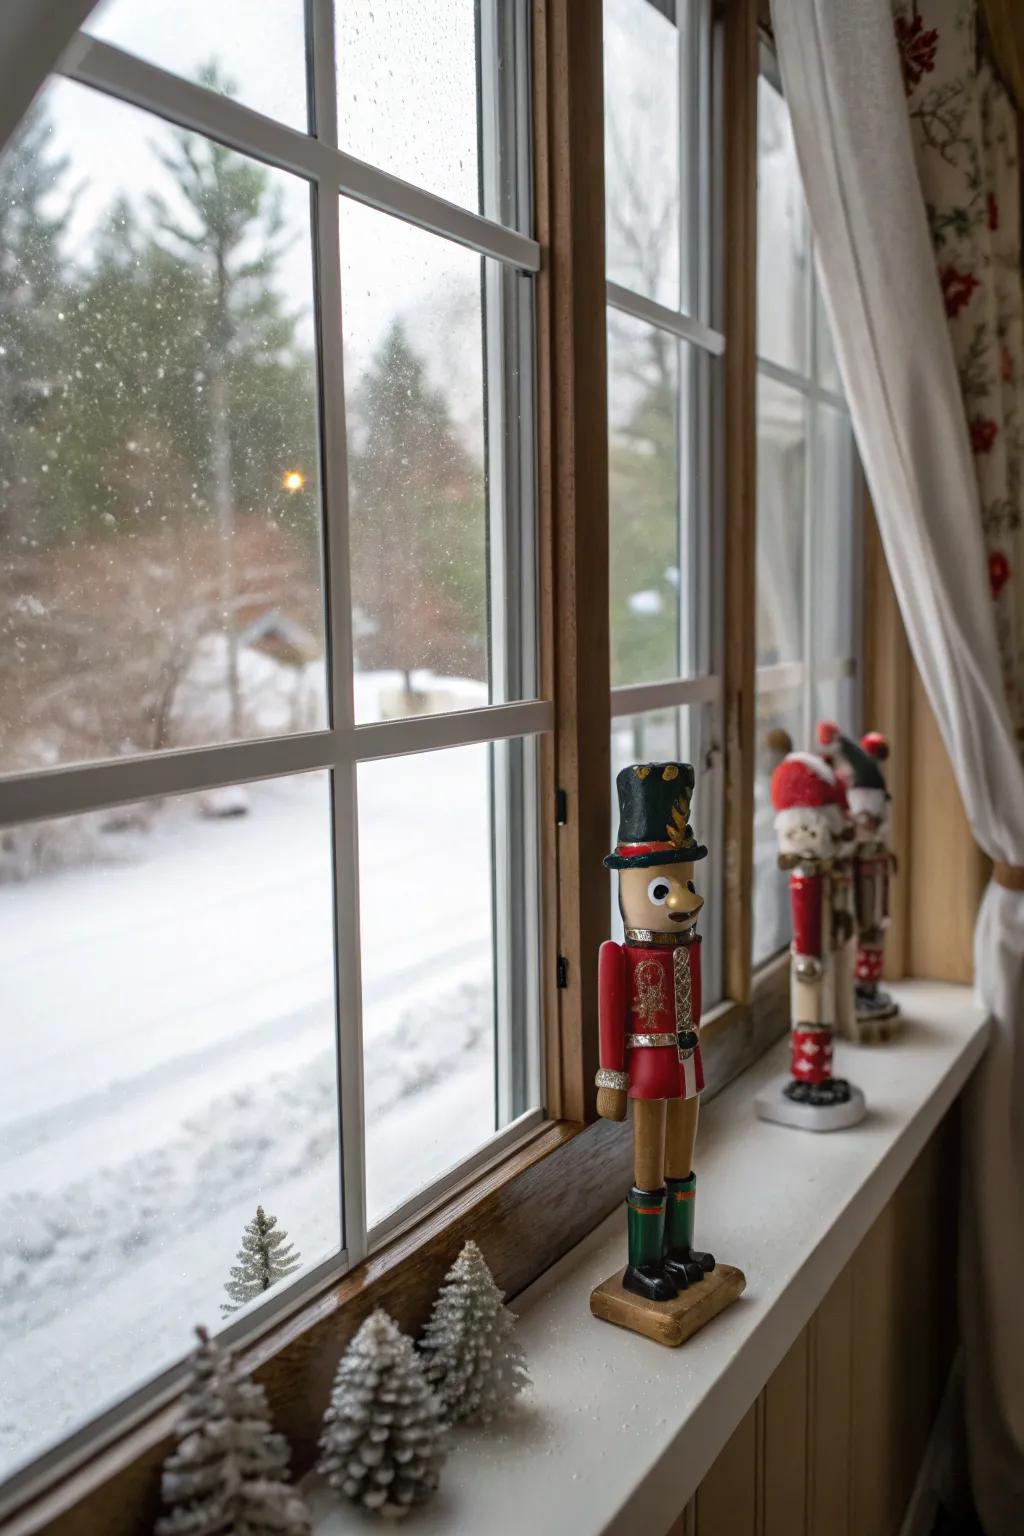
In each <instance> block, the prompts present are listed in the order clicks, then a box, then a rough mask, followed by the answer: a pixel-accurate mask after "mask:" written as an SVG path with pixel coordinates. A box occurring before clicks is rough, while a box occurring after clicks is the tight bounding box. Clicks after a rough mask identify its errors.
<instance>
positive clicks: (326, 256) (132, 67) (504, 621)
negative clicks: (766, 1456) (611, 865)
mask: <svg viewBox="0 0 1024 1536" xmlns="http://www.w3.org/2000/svg"><path fill="white" fill-rule="evenodd" d="M528 23H529V11H528V5H527V4H526V0H509V3H507V0H483V3H482V4H481V5H480V20H479V26H480V38H481V47H480V56H481V59H482V60H483V64H484V67H483V69H482V71H481V81H480V110H481V122H480V140H481V153H482V156H483V157H485V159H484V163H485V164H497V159H498V155H499V152H500V150H501V148H502V147H504V148H505V150H506V151H507V149H508V147H509V146H510V145H514V148H515V160H514V164H515V175H514V177H509V176H508V174H507V166H505V165H504V164H503V165H502V175H501V176H497V175H495V176H493V177H485V178H484V199H485V208H486V215H487V216H483V215H480V214H477V213H474V212H472V211H470V210H469V209H467V208H464V207H460V206H458V205H456V204H454V203H451V202H449V201H447V200H446V199H445V198H443V197H440V196H438V195H436V194H434V193H431V192H429V191H427V190H425V189H423V188H421V187H419V186H416V185H413V184H412V183H410V182H407V181H404V180H402V179H401V178H399V177H396V176H394V175H392V174H390V173H389V172H387V171H384V170H381V169H379V168H377V167H376V166H374V165H371V164H368V163H365V162H363V161H361V160H358V159H356V158H355V157H354V156H352V155H350V154H348V153H346V152H345V151H344V150H343V149H341V148H340V147H339V143H338V120H337V99H336V90H337V86H336V82H335V43H334V0H307V7H306V38H307V53H308V59H309V67H308V88H309V102H310V131H309V133H303V132H301V131H299V130H297V129H293V128H290V127H288V126H286V125H285V124H283V123H281V122H278V121H276V120H275V119H273V118H270V117H267V116H264V115H263V114H262V113H259V112H256V111H254V110H253V109H251V108H249V107H246V106H244V105H242V104H241V103H240V102H238V101H236V100H233V99H231V98H229V97H227V96H223V95H220V94H217V93H215V92H213V91H211V90H208V89H206V88H204V87H203V86H200V85H197V84H195V83H193V82H192V81H190V80H187V79H184V78H182V77H180V76H178V75H175V74H173V73H171V72H169V71H167V70H164V69H161V68H159V67H158V66H156V65H154V64H151V63H149V62H147V61H145V60H143V59H140V58H138V57H136V56H134V55H132V54H130V53H128V52H126V51H124V50H122V49H120V48H118V47H115V46H113V45H112V44H109V43H106V42H103V41H100V40H98V39H95V38H92V37H90V36H88V35H87V34H85V33H79V34H77V36H76V37H75V39H74V41H73V43H72V44H71V46H70V47H69V49H68V50H67V51H66V52H65V54H64V56H63V57H62V59H61V61H60V64H59V66H58V72H59V73H60V74H62V75H64V76H66V77H67V78H68V79H71V80H74V81H77V82H78V83H80V84H82V85H85V86H89V87H91V88H93V89H95V90H98V91H100V92H102V93H104V94H106V95H108V96H111V97H114V98H116V99H118V100H121V101H124V102H126V103H128V104H130V105H133V106H136V107H140V108H142V109H144V110H146V111H148V112H150V113H152V114H153V115H155V116H157V117H159V118H163V119H165V120H167V121H169V122H171V123H173V124H174V125H175V126H176V127H181V128H185V129H189V130H192V131H195V132H197V133H200V134H203V135H205V136H206V137H208V138H210V139H213V140H215V141H217V142H219V143H221V144H223V145H225V146H227V147H228V148H231V149H234V150H236V151H237V152H239V153H241V154H244V155H246V156H248V157H250V158H252V159H256V160H259V161H262V162H263V163H265V164H267V165H269V166H271V167H275V168H279V169H282V170H285V171H288V172H291V173H292V174H294V175H296V176H298V177H301V178H302V179H304V180H305V181H306V182H307V183H308V185H309V188H310V195H311V199H312V225H311V229H312V238H313V256H314V270H315V274H316V302H317V315H316V337H317V360H318V366H319V411H320V458H321V477H320V479H321V528H322V539H323V548H324V573H325V594H324V605H325V619H326V633H327V642H326V653H327V662H328V667H327V671H328V705H329V722H330V723H329V724H328V726H327V727H326V728H325V729H323V730H318V731H315V732H309V733H304V734H296V735H290V736H281V737H271V738H267V739H263V740H251V741H238V742H228V743H224V744H218V745H213V746H208V747H201V748H190V749H184V750H177V751H168V752H166V753H162V754H160V755H158V756H151V757H139V758H119V759H112V760H108V761H100V762H95V763H86V764H83V765H80V766H76V765H71V766H62V767H57V768H52V769H44V770H41V771H33V772H31V773H18V774H11V775H0V827H4V826H12V825H16V824H19V823H23V822H31V821H36V820H42V819H49V818H57V817H66V816H71V815H75V814H78V813H82V812H87V811H95V810H102V809H106V808H109V807H112V806H116V805H121V804H126V803H131V802H135V801H140V800H146V799H151V798H156V797H160V796H165V795H179V794H183V793H191V792H196V791H203V790H209V789H213V788H217V787H219V786H223V785H228V784H235V783H242V782H256V781H259V780H264V779H271V778H277V777H279V776H285V775H290V774H299V773H308V772H312V771H316V770H326V771H328V772H329V774H330V781H331V811H332V834H333V840H334V842H333V846H334V890H335V931H336V941H335V967H336V973H335V988H336V993H335V995H336V1028H337V1041H336V1044H337V1055H338V1072H339V1108H340V1119H341V1137H340V1145H341V1167H340V1185H339V1194H340V1197H341V1202H342V1213H343V1224H342V1233H343V1242H342V1246H341V1250H340V1252H339V1253H337V1254H335V1255H334V1256H333V1257H332V1258H331V1259H329V1260H327V1261H325V1262H324V1263H323V1264H321V1265H319V1266H317V1267H316V1268H315V1269H311V1270H309V1271H307V1272H305V1273H304V1274H303V1275H302V1276H300V1277H297V1279H296V1281H295V1282H293V1283H290V1284H289V1285H288V1286H286V1287H282V1288H281V1294H280V1295H278V1294H276V1293H275V1294H274V1295H273V1296H272V1297H271V1299H270V1300H269V1301H268V1302H267V1303H266V1304H265V1305H264V1306H263V1307H261V1308H259V1309H256V1310H254V1312H253V1313H252V1314H251V1315H247V1316H246V1317H245V1318H243V1319H242V1320H240V1321H238V1322H235V1323H233V1324H231V1325H230V1326H229V1327H227V1328H225V1329H224V1330H223V1337H225V1338H226V1339H227V1340H228V1341H231V1340H234V1339H235V1338H237V1337H241V1336H248V1335H251V1334H252V1333H254V1332H256V1331H262V1329H263V1328H264V1327H265V1326H266V1325H267V1323H268V1321H269V1320H270V1319H271V1318H276V1317H279V1316H280V1315H281V1314H282V1313H283V1312H287V1311H290V1310H293V1309H294V1308H295V1307H296V1306H297V1305H298V1304H299V1303H300V1302H301V1300H302V1298H303V1296H304V1295H305V1294H307V1293H308V1292H309V1290H310V1289H311V1288H312V1287H313V1286H314V1285H317V1284H320V1283H322V1282H323V1281H325V1280H326V1279H328V1278H330V1277H331V1276H333V1275H339V1276H340V1275H341V1274H343V1273H345V1272H346V1271H347V1270H348V1269H350V1268H352V1267H353V1266H354V1265H356V1264H357V1263H359V1262H360V1261H361V1260H362V1259H364V1258H365V1257H366V1256H367V1255H368V1254H369V1253H372V1252H373V1251H374V1250H375V1249H376V1248H378V1247H379V1246H381V1244H382V1243H384V1242H385V1241H386V1240H388V1239H390V1238H391V1237H393V1236H394V1234H395V1233H396V1232H397V1231H398V1230H400V1229H401V1228H403V1227H405V1226H407V1225H409V1224H410V1223H411V1222H412V1221H414V1220H415V1219H417V1218H419V1217H420V1216H422V1214H423V1213H424V1211H425V1210H427V1209H429V1208H431V1207H432V1206H434V1205H436V1204H438V1203H439V1202H440V1201H441V1200H442V1199H444V1198H445V1196H446V1195H448V1194H449V1193H450V1192H451V1190H452V1189H453V1188H454V1187H456V1186H457V1185H458V1184H459V1183H461V1182H464V1181H466V1180H467V1179H468V1178H470V1177H471V1176H473V1175H475V1174H477V1173H479V1171H480V1170H481V1169H483V1168H485V1167H486V1166H488V1165H489V1164H490V1163H492V1162H494V1161H496V1160H497V1159H498V1158H500V1157H501V1156H502V1155H503V1154H504V1152H505V1151H506V1150H507V1148H508V1146H509V1145H510V1144H512V1143H514V1142H515V1141H516V1140H518V1139H519V1138H521V1137H523V1136H524V1135H526V1134H528V1133H529V1132H530V1131H532V1130H533V1129H534V1128H535V1127H536V1126H537V1125H538V1124H540V1123H541V1122H542V1120H543V1119H544V1112H543V1110H542V1109H541V1108H533V1109H531V1110H530V1111H528V1112H526V1113H524V1114H521V1115H519V1116H518V1117H516V1118H514V1119H511V1123H508V1124H506V1125H505V1128H504V1129H503V1130H502V1131H500V1132H499V1133H498V1134H497V1135H495V1136H494V1137H493V1138H491V1140H489V1141H488V1142H487V1143H486V1145H485V1146H484V1147H483V1148H481V1149H480V1151H479V1152H478V1153H477V1154H476V1155H475V1156H473V1157H471V1158H468V1159H466V1160H465V1161H463V1162H462V1163H460V1164H459V1165H458V1167H456V1168H455V1169H453V1170H452V1171H451V1172H450V1173H449V1174H447V1175H446V1176H444V1177H442V1178H441V1179H439V1180H436V1181H434V1182H432V1183H431V1185H430V1186H429V1188H427V1189H425V1190H424V1191H422V1192H421V1193H420V1194H418V1195H416V1196H415V1197H414V1198H412V1199H411V1200H409V1201H407V1202H406V1203H405V1204H403V1205H402V1206H401V1207H400V1208H399V1209H398V1210H396V1211H394V1212H392V1213H391V1214H390V1215H389V1216H388V1217H387V1218H386V1219H385V1220H383V1221H382V1222H380V1223H378V1224H377V1225H375V1226H374V1228H373V1229H372V1230H371V1231H367V1226H366V1202H365V1168H364V1114H363V1103H362V1027H361V1019H362V986H361V976H360V936H359V889H358V886H359V877H358V869H359V848H358V824H357V785H356V777H357V768H358V765H359V764H360V763H367V762H372V761H375V760H379V759H382V758H392V757H399V756H405V755H410V754H414V753H423V752H430V751H438V750H443V749H446V748H452V747H460V746H469V745H472V744H477V743H490V744H491V745H492V747H493V751H492V796H493V798H494V799H495V800H499V799H500V800H502V801H504V803H505V804H506V805H507V806H508V807H509V808H510V810H509V814H508V815H507V816H505V817H504V818H500V820H501V826H500V828H499V829H498V830H497V832H496V835H495V838H494V846H493V848H492V855H493V867H494V888H495V913H494V918H495V922H494V932H495V947H496V956H495V959H496V978H497V979H496V994H497V995H496V999H495V1001H496V1012H497V1021H498V1036H499V1039H498V1085H497V1099H498V1105H499V1109H500V1114H501V1119H502V1120H505V1121H507V1120H509V1119H510V1118H511V1111H512V1107H513V1106H514V1105H515V1103H516V1102H517V1101H522V1100H523V1098H524V1097H525V1098H527V1099H531V1096H532V1103H533V1104H535V1105H536V1104H538V1103H539V1102H540V1084H541V1082H542V1081H543V1076H542V1063H541V1060H540V1028H539V991H540V989H539V983H538V977H537V956H538V951H539V936H538V932H537V927H538V922H539V918H538V912H539V899H538V889H539V871H538V868H537V843H538V838H537V815H536V811H537V806H536V802H537V794H536V764H535V752H534V750H533V748H534V745H535V742H536V739H537V738H538V737H539V736H541V735H543V734H545V733H548V732H551V731H552V730H553V728H554V708H553V705H552V703H551V702H550V701H548V700H541V699H537V698H531V697H529V694H530V693H531V692H533V691H534V679H535V677H536V656H535V644H536V640H535V629H536V601H535V590H536V550H535V543H534V531H535V516H534V508H535V501H536V497H535V482H534V462H535V441H534V378H533V368H534V342H533V283H532V280H533V278H534V276H535V275H536V273H537V272H538V271H539V270H540V265H541V252H540V246H539V245H538V243H537V241H536V240H535V239H534V238H533V237H532V235H531V234H530V233H527V232H526V231H527V230H529V229H530V228H531V227H532V184H531V174H530V162H531V157H530V154H529V123H530V82H529V29H528ZM499 58H500V61H501V64H500V68H499ZM342 195H344V196H345V197H347V198H350V199H353V200H355V201H357V202H360V203H364V204H366V205H368V206H370V207H372V208H375V209H378V210H380V211H382V212H385V213H388V214H391V215H393V216H395V217H397V218H399V219H401V220H403V221H405V222H406V223H409V224H413V225H415V226H417V227H419V228H421V229H423V230H426V231H429V232H430V233H432V234H435V235H437V236H439V237H441V238H443V239H446V240H450V241H453V242H455V243H456V244H459V245H461V246H464V247H466V248H468V249H469V250H471V251H473V252H474V253H477V254H479V255H480V256H486V257H490V258H492V263H489V264H488V265H487V266H486V268H485V270H486V274H487V276H486V279H485V294H484V311H485V326H486V331H487V336H486V342H487V346H486V352H487V387H488V388H489V389H490V390H491V391H492V396H491V398H493V399H500V400H503V401H504V402H506V409H504V410H498V411H491V412H488V413H487V414H488V425H487V431H488V482H489V496H488V502H489V512H488V516H489V518H490V522H491V537H490V538H489V541H488V545H489V554H488V560H489V571H488V578H489V585H490V591H491V593H492V599H491V601H492V613H497V614H498V615H500V622H498V623H492V626H491V631H492V632H491V654H490V671H491V678H492V693H493V694H496V695H497V697H498V700H499V701H498V702H496V703H492V704H489V705H487V706H484V707H480V708H476V709H470V710H463V711H455V712H451V713H446V714H435V715H424V716H419V717H414V718H403V719H396V720H388V721H382V722H377V723H373V724H366V725H357V724H356V723H355V712H354V699H353V647H352V631H351V624H350V622H349V615H350V613H351V571H350V565H349V541H348V510H349V509H348V475H347V461H346V422H345V383H344V362H343V357H342V334H343V331H342V298H343V296H342V281H341V279H342V263H341V217H342V207H341V197H342ZM502 317H504V319H503V320H502ZM510 400H514V401H515V406H514V408H512V409H509V408H508V407H507V402H509V401H510ZM496 532H500V534H501V536H500V537H495V533H496ZM513 594H516V596H515V600H513ZM524 695H525V696H524ZM513 783H514V791H513V789H512V787H511V785H512V784H513ZM510 891H511V892H514V893H515V896H514V897H512V898H510V896H509V892H510ZM513 1035H514V1036H515V1044H516V1048H515V1049H514V1050H513V1049H512V1037H513ZM179 1377H180V1368H175V1370H174V1371H171V1372H168V1373H166V1374H165V1376H162V1377H161V1378H159V1380H158V1381H156V1382H153V1383H151V1385H150V1386H149V1387H148V1388H145V1389H143V1391H142V1392H140V1393H138V1394H136V1395H135V1396H134V1397H133V1398H132V1399H131V1400H130V1403H129V1404H128V1405H122V1406H121V1407H118V1408H116V1409H114V1410H112V1411H111V1413H110V1414H107V1415H103V1416H102V1417H101V1418H99V1419H96V1420H94V1421H93V1422H92V1423H91V1424H90V1425H89V1426H88V1427H87V1428H86V1429H84V1430H82V1431H81V1432H80V1433H79V1434H77V1435H75V1436H74V1437H72V1439H71V1440H69V1441H67V1442H65V1443H64V1444H63V1445H62V1446H61V1447H59V1448H58V1450H57V1451H55V1452H54V1453H51V1454H50V1455H47V1456H44V1457H43V1458H42V1459H41V1460H40V1461H38V1462H36V1463H34V1464H33V1466H32V1467H31V1468H29V1469H27V1475H28V1476H29V1477H30V1478H34V1477H35V1476H37V1475H39V1474H40V1473H41V1471H42V1470H43V1469H45V1468H46V1467H48V1466H49V1465H50V1464H51V1462H52V1461H53V1460H54V1459H55V1458H56V1457H59V1458H60V1459H61V1460H62V1461H63V1460H65V1459H66V1458H67V1457H68V1456H69V1455H72V1454H73V1453H74V1451H75V1448H76V1447H77V1446H78V1445H79V1444H80V1443H87V1444H88V1447H89V1450H90V1451H91V1450H93V1449H94V1448H95V1446H96V1444H97V1439H102V1438H103V1437H104V1432H105V1431H109V1430H110V1429H111V1428H112V1425H113V1424H114V1423H115V1422H116V1425H117V1427H118V1428H123V1426H124V1423H125V1421H126V1418H128V1419H131V1418H132V1417H133V1416H134V1414H135V1413H137V1412H142V1411H143V1406H142V1405H144V1407H145V1409H146V1410H147V1411H148V1410H149V1409H151V1408H152V1404H153V1400H154V1397H155V1396H157V1397H158V1396H160V1395H164V1394H167V1393H169V1392H171V1391H172V1390H173V1388H174V1383H175V1382H176V1381H177V1379H178V1378H179ZM23 1482H24V1476H23V1475H18V1476H16V1477H15V1479H14V1480H13V1481H12V1482H11V1483H10V1484H9V1485H8V1488H9V1489H12V1490H13V1489H14V1487H15V1486H16V1485H17V1486H18V1487H19V1488H20V1487H21V1486H22V1484H23ZM5 1491H6V1490H5Z"/></svg>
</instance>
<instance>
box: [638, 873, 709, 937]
mask: <svg viewBox="0 0 1024 1536" xmlns="http://www.w3.org/2000/svg"><path fill="white" fill-rule="evenodd" d="M703 905H704V898H703V896H698V895H697V890H696V887H695V885H694V883H693V865H692V864H649V865H648V866H647V867H646V868H645V869H620V870H619V911H620V912H621V913H622V922H623V926H624V927H626V928H649V929H650V930H651V931H652V932H653V933H678V932H679V931H680V930H681V929H686V928H691V927H692V926H693V921H694V918H695V917H696V916H697V913H698V912H699V911H700V909H701V907H702V906H703Z"/></svg>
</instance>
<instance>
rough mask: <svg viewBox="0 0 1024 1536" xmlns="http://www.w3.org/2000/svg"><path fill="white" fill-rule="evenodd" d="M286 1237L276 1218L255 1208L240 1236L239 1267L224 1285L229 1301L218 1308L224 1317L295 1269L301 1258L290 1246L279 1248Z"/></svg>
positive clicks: (292, 1246) (234, 1267) (258, 1207)
mask: <svg viewBox="0 0 1024 1536" xmlns="http://www.w3.org/2000/svg"><path fill="white" fill-rule="evenodd" d="M287 1236H288V1233H287V1232H285V1231H283V1230H279V1229H278V1225H277V1217H276V1216H267V1215H265V1214H264V1210H263V1207H262V1205H258V1206H257V1207H256V1215H255V1216H254V1217H253V1219H252V1221H250V1222H249V1224H248V1226H247V1227H246V1229H245V1231H244V1232H243V1233H242V1246H241V1248H239V1250H238V1253H237V1255H236V1257H237V1259H238V1263H237V1264H232V1266H231V1279H230V1280H226V1281H225V1282H224V1289H225V1290H226V1291H227V1293H228V1295H229V1296H230V1297H231V1301H230V1302H227V1301H222V1302H221V1304H220V1310H221V1312H222V1313H223V1315H224V1316H225V1317H230V1315H231V1313H232V1312H237V1311H238V1309H239V1308H240V1307H244V1306H245V1304H246V1302H247V1301H254V1300H255V1298H256V1297H257V1296H260V1295H262V1293H263V1292H264V1291H269V1290H270V1287H271V1286H272V1285H276V1284H277V1282H278V1281H279V1280H283V1279H284V1278H285V1276H286V1275H290V1274H292V1273H293V1272H294V1271H295V1270H296V1269H298V1267H299V1264H300V1262H301V1260H302V1255H301V1254H299V1253H296V1252H295V1251H294V1245H293V1244H292V1243H289V1244H288V1245H287V1247H282V1244H283V1243H284V1241H285V1238H286V1237H287Z"/></svg>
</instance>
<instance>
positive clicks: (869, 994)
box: [818, 720, 900, 1043]
mask: <svg viewBox="0 0 1024 1536" xmlns="http://www.w3.org/2000/svg"><path fill="white" fill-rule="evenodd" d="M818 739H819V741H820V742H821V744H822V748H823V750H824V752H825V755H826V756H827V758H828V759H829V761H830V763H831V764H832V766H833V768H834V770H835V773H836V777H837V778H838V779H840V780H841V782H842V784H843V787H844V789H845V791H846V797H847V801H848V803H849V808H850V816H851V820H852V825H853V830H854V849H853V888H854V897H855V902H854V905H855V913H856V922H857V942H856V962H855V975H856V1012H855V1017H854V1019H853V1020H852V1021H851V1025H850V1029H849V1038H850V1039H852V1040H856V1041H858V1042H861V1043H864V1042H870V1041H875V1040H887V1039H889V1037H890V1035H891V1034H892V1032H893V1031H894V1030H895V1029H896V1028H898V1025H897V1023H896V1020H897V1019H898V1017H899V1011H900V1010H899V1005H898V1004H897V1003H896V1002H895V1001H894V999H893V998H892V997H891V996H890V994H889V993H888V992H886V991H884V990H883V988H881V987H880V986H879V982H880V981H881V978H882V967H883V965H884V963H885V935H886V930H887V929H888V927H889V881H890V879H891V878H892V875H893V874H894V873H895V871H896V856H895V854H894V853H892V851H891V850H890V848H889V791H888V789H887V787H886V783H885V778H884V777H883V775H882V770H881V767H880V766H879V765H880V764H881V763H883V762H885V760H886V759H887V757H888V756H889V744H888V742H887V741H886V739H885V737H884V736H882V735H880V734H879V733H878V731H869V732H868V734H867V735H866V736H863V737H862V738H861V740H860V743H859V744H858V743H857V742H855V741H852V740H851V739H850V737H848V736H844V735H843V734H842V733H841V732H840V730H839V727H838V726H837V725H836V724H835V723H834V722H833V721H831V720H826V721H822V723H821V724H820V725H819V727H818ZM844 1033H846V1031H845V1030H844Z"/></svg>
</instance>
